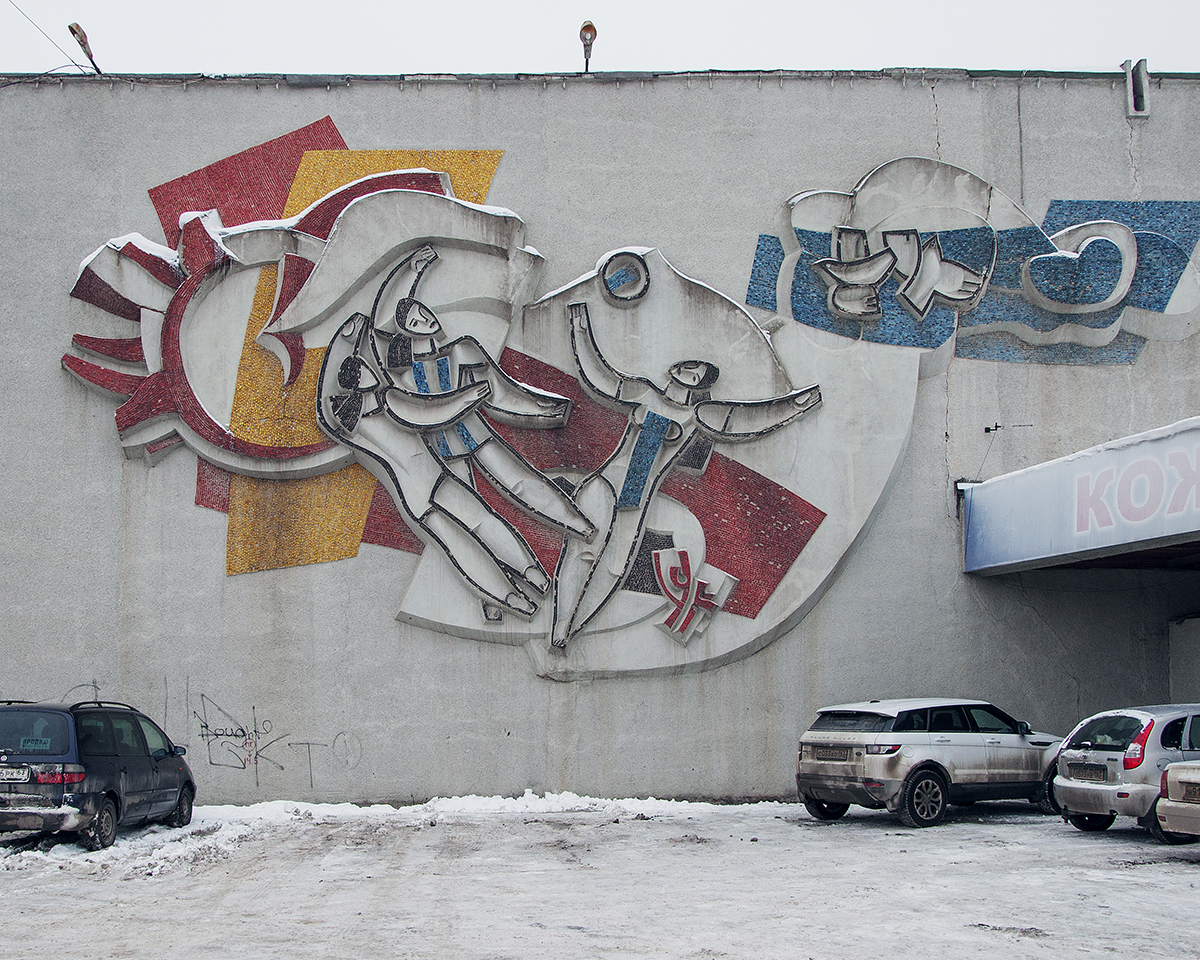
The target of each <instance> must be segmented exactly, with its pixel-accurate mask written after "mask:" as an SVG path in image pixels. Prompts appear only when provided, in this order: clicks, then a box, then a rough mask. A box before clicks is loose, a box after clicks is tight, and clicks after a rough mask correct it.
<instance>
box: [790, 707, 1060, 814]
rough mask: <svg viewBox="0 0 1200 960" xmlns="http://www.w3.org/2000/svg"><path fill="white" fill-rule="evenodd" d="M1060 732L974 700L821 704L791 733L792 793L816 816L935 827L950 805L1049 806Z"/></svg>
mask: <svg viewBox="0 0 1200 960" xmlns="http://www.w3.org/2000/svg"><path fill="white" fill-rule="evenodd" d="M1059 743H1061V738H1059V737H1056V736H1054V735H1053V734H1049V733H1034V732H1033V731H1032V730H1031V729H1030V727H1029V724H1028V723H1025V722H1024V721H1023V720H1014V719H1013V718H1012V717H1010V716H1009V715H1008V714H1007V713H1005V712H1004V711H1003V710H1001V709H999V708H998V707H994V706H992V705H991V704H990V703H985V702H984V701H982V700H945V699H919V700H871V701H868V702H866V703H844V704H840V705H838V706H833V707H824V708H822V709H821V710H820V711H818V713H817V719H816V720H814V721H813V725H812V726H811V727H809V729H808V730H807V732H805V734H804V735H803V736H802V737H801V738H800V749H799V752H798V754H797V757H796V792H797V794H798V795H799V797H800V799H801V800H802V801H803V802H804V805H805V807H806V808H807V809H808V812H809V813H811V814H812V815H813V816H814V817H816V818H817V819H818V820H837V819H838V818H839V817H842V816H845V814H846V811H847V810H848V809H849V808H850V804H852V803H857V804H859V805H860V806H864V807H870V808H872V809H876V810H882V809H883V808H885V807H886V808H887V809H888V810H890V811H891V812H892V813H896V814H899V816H900V819H901V820H902V821H904V823H906V824H908V826H910V827H932V826H934V825H936V824H938V823H941V821H942V819H943V818H944V817H945V815H946V807H947V805H948V804H951V803H974V802H975V801H976V800H1029V801H1030V802H1031V803H1036V804H1038V805H1039V807H1041V809H1042V810H1043V811H1045V812H1047V813H1055V812H1057V807H1056V806H1055V804H1054V794H1053V792H1052V789H1051V786H1050V785H1051V782H1052V779H1053V775H1054V757H1055V755H1056V754H1057V752H1058V746H1059Z"/></svg>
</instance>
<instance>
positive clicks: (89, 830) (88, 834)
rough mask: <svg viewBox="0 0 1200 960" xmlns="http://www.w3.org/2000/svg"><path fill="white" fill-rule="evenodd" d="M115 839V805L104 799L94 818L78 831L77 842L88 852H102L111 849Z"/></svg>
mask: <svg viewBox="0 0 1200 960" xmlns="http://www.w3.org/2000/svg"><path fill="white" fill-rule="evenodd" d="M116 839H117V805H116V804H115V803H113V802H112V801H111V800H110V799H108V798H107V797H105V798H104V800H103V802H102V803H101V804H100V810H99V811H98V812H97V813H96V816H95V818H94V819H93V820H92V822H91V823H89V824H88V825H87V827H86V828H85V829H83V830H81V831H80V833H79V841H80V843H82V844H83V845H84V846H85V847H86V848H87V849H88V850H103V849H104V848H105V847H111V846H112V845H113V841H114V840H116Z"/></svg>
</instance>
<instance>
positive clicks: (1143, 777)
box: [1054, 703, 1200, 843]
mask: <svg viewBox="0 0 1200 960" xmlns="http://www.w3.org/2000/svg"><path fill="white" fill-rule="evenodd" d="M1180 760H1200V703H1175V704H1160V705H1158V706H1150V707H1127V708H1124V709H1122V710H1108V711H1105V712H1104V713H1098V714H1096V715H1095V716H1091V717H1088V718H1087V719H1086V720H1084V721H1083V722H1082V723H1081V724H1079V726H1077V727H1076V728H1075V729H1074V730H1072V731H1071V733H1070V735H1069V736H1068V737H1067V739H1066V742H1065V743H1064V744H1063V748H1062V752H1061V753H1060V754H1059V757H1058V776H1057V777H1055V779H1054V794H1055V797H1056V798H1057V799H1058V802H1059V805H1060V806H1061V807H1062V815H1063V819H1064V820H1066V821H1067V822H1068V823H1070V824H1072V825H1073V826H1075V827H1077V828H1079V829H1080V830H1088V831H1092V830H1107V829H1108V828H1109V827H1110V826H1112V824H1113V821H1114V820H1115V819H1116V818H1117V817H1119V816H1121V817H1136V818H1137V821H1138V823H1139V824H1141V825H1142V826H1143V827H1145V828H1146V829H1147V830H1149V831H1150V833H1151V834H1152V835H1153V836H1154V837H1155V838H1157V839H1158V840H1161V841H1163V842H1166V843H1191V842H1193V841H1194V840H1195V839H1196V838H1195V837H1192V836H1188V835H1186V834H1176V833H1169V832H1167V831H1166V830H1164V829H1163V826H1162V824H1161V823H1160V822H1159V819H1158V816H1157V811H1156V807H1157V804H1158V796H1159V786H1160V780H1161V778H1162V772H1163V770H1165V769H1166V767H1167V765H1168V764H1170V763H1175V762H1177V761H1180Z"/></svg>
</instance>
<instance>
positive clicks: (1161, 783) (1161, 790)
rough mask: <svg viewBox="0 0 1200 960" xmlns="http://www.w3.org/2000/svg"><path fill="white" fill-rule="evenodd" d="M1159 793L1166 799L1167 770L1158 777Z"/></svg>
mask: <svg viewBox="0 0 1200 960" xmlns="http://www.w3.org/2000/svg"><path fill="white" fill-rule="evenodd" d="M1158 795H1159V796H1160V797H1162V798H1163V799H1164V800H1166V799H1167V771H1166V770H1164V771H1163V772H1162V776H1161V777H1159V778H1158Z"/></svg>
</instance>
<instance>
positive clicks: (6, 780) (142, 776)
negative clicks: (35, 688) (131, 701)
mask: <svg viewBox="0 0 1200 960" xmlns="http://www.w3.org/2000/svg"><path fill="white" fill-rule="evenodd" d="M184 753H186V750H185V749H184V748H183V747H177V746H175V745H174V744H172V743H171V740H170V738H169V737H168V736H167V735H166V734H165V733H163V732H162V730H160V729H159V728H158V726H157V725H156V724H155V723H154V722H153V721H152V720H150V719H149V718H148V717H146V716H144V715H143V714H141V713H139V712H138V711H137V710H135V709H134V708H133V707H131V706H129V705H128V704H124V703H109V702H106V701H87V702H84V703H76V704H74V705H73V706H69V707H68V706H66V705H63V704H49V703H30V702H26V701H15V700H0V831H10V830H43V831H49V832H56V831H76V832H78V835H79V842H80V843H82V844H83V845H84V846H85V847H87V848H88V849H91V850H99V849H100V848H101V847H107V846H111V845H112V842H113V840H114V839H116V833H117V826H118V825H122V826H125V825H130V824H137V823H143V822H146V821H149V820H161V821H163V822H164V823H167V824H168V825H170V826H173V827H182V826H184V825H186V824H188V823H190V822H191V819H192V801H193V800H194V799H195V797H196V781H195V779H194V778H193V777H192V771H191V770H190V769H189V767H188V765H187V762H186V761H185V760H184V759H183V755H184Z"/></svg>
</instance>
